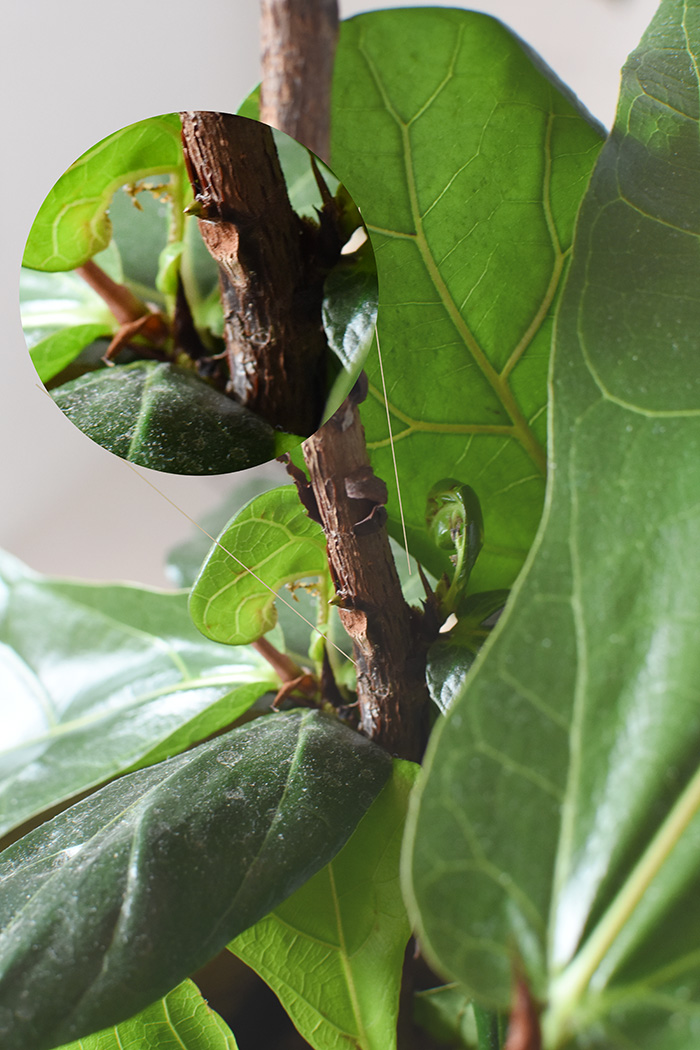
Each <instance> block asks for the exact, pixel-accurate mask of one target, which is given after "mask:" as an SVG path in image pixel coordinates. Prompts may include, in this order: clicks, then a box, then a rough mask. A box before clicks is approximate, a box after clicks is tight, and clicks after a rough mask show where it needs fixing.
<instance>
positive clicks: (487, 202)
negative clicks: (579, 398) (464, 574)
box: [332, 8, 600, 590]
mask: <svg viewBox="0 0 700 1050" xmlns="http://www.w3.org/2000/svg"><path fill="white" fill-rule="evenodd" d="M456 129H458V130H456ZM333 136H334V137H333V144H332V163H333V165H334V166H335V168H336V170H337V171H338V172H339V173H341V175H342V178H343V181H344V183H345V184H346V186H347V188H348V190H349V192H350V193H351V195H352V196H353V198H354V199H355V200H357V201H358V202H359V203H360V204H361V207H362V215H363V219H364V221H365V222H366V224H367V225H368V228H369V231H370V234H371V238H372V243H373V246H374V249H375V255H376V261H377V268H378V273H379V289H380V311H379V336H380V342H381V351H382V355H383V360H384V369H385V373H386V380H387V387H388V402H389V407H390V413H391V425H392V431H393V434H394V441H395V446H396V456H397V459H398V471H399V477H400V479H401V487H402V496H403V504H404V511H405V514H406V524H407V528H408V540H409V548H410V550H411V552H412V553H413V554H414V555H415V556H416V557H418V558H419V559H420V560H421V561H423V562H424V563H425V564H426V565H427V566H428V567H429V568H430V570H431V571H432V572H433V573H434V574H435V575H438V576H439V575H440V574H441V573H442V572H444V571H447V570H448V568H449V562H448V560H447V555H446V554H444V553H438V552H436V551H435V549H434V547H433V546H432V544H430V542H429V540H428V538H427V535H426V529H425V523H424V520H423V515H424V508H425V500H426V496H427V493H428V490H429V489H430V487H431V485H432V484H433V482H434V481H435V480H436V478H439V477H441V476H456V477H459V478H460V479H461V480H462V481H463V482H465V483H467V484H469V485H471V486H472V487H473V488H474V489H475V491H476V493H477V495H478V496H479V499H480V500H481V503H482V506H483V508H484V518H485V527H486V537H487V544H486V547H485V548H484V551H483V552H482V555H481V557H480V559H479V563H478V565H477V567H476V569H475V573H474V587H475V589H477V590H479V589H490V588H495V587H507V586H509V585H510V583H511V582H512V580H513V579H514V577H515V575H516V573H517V572H518V570H519V568H520V567H521V565H522V563H523V560H524V557H525V554H526V552H527V550H528V549H529V547H530V544H531V542H532V539H533V537H534V534H535V530H536V528H537V524H538V521H539V518H540V514H541V509H542V499H543V493H544V471H545V438H546V433H545V432H546V420H545V406H546V401H547V390H546V379H547V367H548V358H549V346H550V339H551V327H552V318H553V309H554V305H555V300H556V296H557V290H558V288H559V284H560V279H561V277H562V274H563V272H564V270H565V266H566V259H567V256H568V254H569V251H570V244H571V238H572V231H573V223H574V218H575V215H576V210H577V208H578V204H579V201H580V198H581V195H582V193H583V190H584V188H585V185H586V181H587V179H588V176H589V173H590V170H591V167H592V165H593V162H594V160H595V156H596V154H597V151H598V147H599V142H600V134H599V131H598V129H597V128H595V127H593V126H592V124H591V123H589V119H588V118H587V117H586V116H585V115H584V114H582V113H581V111H580V110H578V109H576V108H574V106H573V105H572V103H571V101H570V100H569V98H567V97H565V96H564V95H563V94H562V93H561V92H560V91H559V90H558V88H557V87H556V86H555V85H554V84H553V83H552V80H551V79H550V78H549V76H548V75H547V74H546V73H543V72H542V71H541V70H540V69H539V68H538V67H536V66H535V65H534V64H533V60H532V58H531V56H530V55H529V54H528V53H527V52H526V51H525V50H523V46H522V45H521V44H520V42H519V41H518V40H517V39H516V38H515V37H513V36H512V35H511V34H510V33H509V31H508V30H507V29H506V28H505V27H504V26H502V25H501V24H500V23H498V22H496V21H494V20H493V19H490V18H488V17H486V16H484V15H479V14H474V13H471V12H467V11H457V10H441V9H435V8H433V9H431V8H425V9H417V10H411V9H409V10H401V11H380V12H372V13H370V14H367V15H361V16H359V17H357V18H354V19H350V20H349V21H347V22H344V23H343V25H342V27H341V35H340V42H339V47H338V52H337V57H336V67H335V80H334V105H333ZM365 368H366V371H367V372H368V375H369V379H370V396H369V397H368V399H367V402H366V403H365V404H364V405H363V410H362V418H363V422H364V425H365V429H366V432H367V440H368V443H369V447H370V450H371V456H372V464H373V467H374V469H375V472H376V473H377V474H378V475H379V476H380V477H384V478H386V479H389V478H390V477H392V476H393V466H392V462H391V450H390V443H389V438H388V434H387V419H386V409H385V406H384V401H383V395H382V393H381V389H382V384H381V378H380V374H379V365H378V359H377V355H376V353H375V352H374V351H371V352H370V355H369V358H368V361H367V364H366V366H365ZM388 510H389V515H390V519H389V520H390V529H391V530H392V534H393V535H395V536H396V537H397V538H399V536H400V524H399V512H398V503H397V501H396V499H395V496H392V498H391V500H390V503H389V507H388Z"/></svg>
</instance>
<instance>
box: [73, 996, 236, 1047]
mask: <svg viewBox="0 0 700 1050" xmlns="http://www.w3.org/2000/svg"><path fill="white" fill-rule="evenodd" d="M61 1050H237V1047H236V1040H235V1039H234V1037H233V1033H232V1032H231V1030H230V1029H229V1027H228V1025H227V1024H226V1023H225V1022H224V1021H222V1019H221V1018H220V1017H219V1015H218V1014H216V1013H214V1011H213V1010H210V1009H209V1007H208V1006H207V1003H206V1000H204V999H203V998H202V996H201V995H200V994H199V991H198V989H197V986H196V985H194V984H193V983H192V981H183V983H182V984H179V985H178V986H177V988H173V990H172V992H168V994H167V995H166V996H165V997H164V998H163V999H161V1000H160V1001H159V1002H157V1003H153V1004H152V1005H151V1006H147V1007H146V1009H145V1010H142V1011H141V1013H139V1014H137V1015H136V1017H132V1018H131V1019H130V1020H128V1021H122V1023H121V1024H119V1025H116V1026H113V1027H112V1028H106V1029H104V1030H103V1031H102V1032H96V1033H95V1034H94V1035H89V1036H87V1037H86V1038H84V1039H80V1040H78V1042H77V1043H70V1044H68V1045H66V1046H64V1047H62V1048H61Z"/></svg>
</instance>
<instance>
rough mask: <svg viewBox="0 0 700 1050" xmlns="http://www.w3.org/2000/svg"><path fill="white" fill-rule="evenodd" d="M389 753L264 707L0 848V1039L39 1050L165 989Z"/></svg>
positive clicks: (255, 904)
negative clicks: (260, 714)
mask: <svg viewBox="0 0 700 1050" xmlns="http://www.w3.org/2000/svg"><path fill="white" fill-rule="evenodd" d="M390 774H391V760H390V759H389V756H388V755H387V754H386V753H385V752H383V751H381V750H380V749H379V748H377V747H375V746H374V745H373V744H371V743H370V742H369V741H368V740H366V739H365V738H363V737H361V736H359V735H358V734H357V733H354V732H353V731H352V730H350V729H347V728H346V727H345V726H343V725H341V723H339V722H338V721H337V720H336V719H335V718H331V717H328V716H324V715H321V714H319V713H318V712H308V711H307V712H305V713H300V712H292V713H290V714H284V715H271V716H268V717H267V718H261V719H257V720H256V721H254V722H252V723H249V724H248V725H246V726H243V727H242V728H240V729H234V730H232V731H231V732H230V733H227V734H225V735H224V736H221V737H218V738H217V739H216V740H213V741H210V742H208V743H206V744H202V745H200V746H199V747H198V748H196V749H195V750H193V751H189V752H187V753H186V754H184V755H178V756H177V757H176V758H172V759H169V760H168V761H166V762H163V763H161V764H160V765H158V766H152V767H150V768H149V769H145V770H139V771H138V772H136V773H132V774H129V775H128V776H126V777H123V778H122V779H121V780H119V781H116V782H115V783H113V784H110V785H108V786H107V787H105V788H103V789H102V790H101V791H99V792H97V793H96V794H95V795H92V796H91V797H90V798H88V799H86V800H85V801H84V802H80V803H78V804H77V805H75V806H73V807H72V808H71V809H69V810H67V811H66V812H64V813H62V814H61V815H60V816H59V817H56V818H55V819H54V820H52V821H49V822H48V823H47V824H44V825H43V826H42V827H40V828H38V829H37V830H36V831H34V832H32V833H30V834H29V835H27V836H26V837H25V838H24V839H21V840H20V841H19V842H17V843H15V844H14V845H13V846H10V847H9V848H8V849H7V850H5V851H4V853H2V854H1V855H0V886H1V887H2V891H1V893H0V930H2V933H0V1041H1V1043H2V1046H3V1050H48V1048H49V1047H52V1046H56V1045H58V1044H59V1043H61V1042H66V1041H67V1040H69V1039H76V1038H79V1037H80V1036H81V1035H84V1034H88V1033H89V1032H91V1031H96V1030H99V1029H100V1028H103V1027H106V1026H107V1025H111V1024H117V1023H119V1022H120V1021H122V1020H125V1019H126V1018H128V1017H131V1016H133V1014H135V1013H136V1012H137V1011H139V1010H141V1009H143V1008H144V1007H146V1006H148V1005H149V1004H150V1003H152V1002H154V1001H155V1000H156V999H158V998H160V997H161V996H163V995H165V994H166V993H167V992H168V990H169V989H171V988H173V987H174V985H176V984H177V983H178V982H179V981H181V980H183V979H184V978H185V977H186V976H187V974H188V973H191V972H192V971H194V970H195V969H197V968H198V967H200V966H201V965H203V964H204V963H205V962H207V961H208V960H209V959H210V958H212V957H213V956H214V955H216V954H217V952H219V951H220V950H221V948H223V947H224V945H225V944H226V943H227V942H228V941H229V940H231V938H232V937H235V936H236V935H237V934H239V933H241V932H242V931H243V930H245V929H246V928H247V927H249V926H251V925H252V924H253V923H255V922H257V921H259V920H260V919H261V918H262V917H263V916H264V915H266V914H267V913H268V912H269V911H271V910H272V909H273V908H275V907H277V905H279V904H280V903H281V902H282V901H283V900H284V899H285V898H286V897H288V896H289V895H290V894H291V893H293V892H294V890H296V889H297V888H298V887H299V886H300V885H302V884H303V883H304V882H305V881H306V880H307V879H308V878H309V877H310V876H311V875H313V874H314V873H315V872H316V871H318V870H319V868H321V867H323V865H324V864H326V863H328V861H329V860H330V859H331V858H332V857H333V856H334V855H335V854H336V853H337V851H338V850H339V849H340V848H341V847H342V846H343V845H344V843H345V842H346V840H347V839H348V837H349V836H350V834H351V833H352V831H353V830H354V828H355V825H356V824H357V822H358V820H359V819H360V817H361V816H362V815H363V813H364V812H365V811H366V809H367V808H368V807H369V805H370V804H371V802H372V801H373V799H374V798H375V796H376V795H377V793H378V792H379V790H380V789H381V787H382V786H383V784H384V783H385V781H386V780H387V779H388V777H389V776H390Z"/></svg>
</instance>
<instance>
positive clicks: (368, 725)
mask: <svg viewBox="0 0 700 1050" xmlns="http://www.w3.org/2000/svg"><path fill="white" fill-rule="evenodd" d="M261 12H262V20H261V30H262V40H263V84H262V106H261V118H262V119H263V120H265V121H268V122H269V123H270V124H272V125H274V126H275V127H278V128H280V130H282V131H286V132H287V134H289V135H293V136H294V137H295V138H297V139H299V141H301V142H303V143H304V145H305V146H307V147H308V148H309V149H311V150H313V151H314V153H316V154H317V155H318V156H320V157H321V158H322V159H324V160H327V159H328V151H329V142H330V97H331V91H330V89H331V79H332V67H333V58H334V54H335V41H336V34H337V25H338V15H337V3H336V2H335V0H307V2H305V3H303V4H302V3H299V0H261ZM360 399H361V398H359V397H358V398H356V399H355V400H353V398H349V399H348V400H347V401H346V402H345V403H344V404H343V405H342V406H341V407H340V408H339V409H338V411H337V412H336V414H335V415H334V416H333V417H332V419H330V420H329V421H328V422H327V423H326V424H325V425H324V426H323V427H321V429H320V430H319V431H318V432H317V433H316V434H314V435H312V436H311V437H310V438H308V440H306V441H305V442H304V445H303V450H304V459H305V460H306V465H307V467H308V470H309V476H310V479H311V484H312V487H313V492H314V495H315V497H316V503H317V504H318V512H319V517H320V520H321V523H322V525H323V528H324V531H325V533H326V538H327V540H328V560H329V563H330V568H331V575H332V577H333V580H334V583H335V587H336V592H337V596H338V598H337V600H338V603H339V610H340V617H341V619H342V621H343V624H344V626H345V629H346V630H347V632H348V634H349V635H350V637H351V638H352V640H353V643H354V655H355V663H356V665H357V698H358V703H359V709H360V725H361V728H362V731H363V732H364V733H365V734H366V735H367V736H369V737H371V738H372V739H373V740H374V741H376V742H377V743H379V744H381V745H382V746H383V747H385V748H386V749H387V750H388V751H390V752H391V753H392V754H395V755H399V756H401V757H402V758H410V759H413V760H414V761H419V760H420V758H421V755H422V753H423V748H424V747H425V741H426V737H427V710H428V691H427V687H426V684H425V653H426V648H427V641H426V639H425V638H424V636H423V624H422V620H421V616H420V613H419V612H417V611H416V610H413V609H411V608H409V606H408V605H407V604H406V602H405V601H404V599H403V594H402V593H401V585H400V583H399V579H398V576H397V573H396V567H395V565H394V559H393V557H392V554H391V548H390V546H389V536H388V533H387V531H386V526H385V522H386V512H385V510H384V506H383V504H384V503H385V502H386V487H385V486H384V483H383V482H381V481H379V479H378V478H376V477H374V475H373V474H372V468H371V467H370V465H369V457H368V455H367V449H366V445H365V434H364V429H363V427H362V423H361V422H360V416H359V412H358V410H357V403H356V402H357V400H360Z"/></svg>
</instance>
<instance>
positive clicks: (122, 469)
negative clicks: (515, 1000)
mask: <svg viewBox="0 0 700 1050" xmlns="http://www.w3.org/2000/svg"><path fill="white" fill-rule="evenodd" d="M300 2H303V0H300ZM398 6H407V5H406V3H405V2H404V4H399V3H390V2H389V3H387V2H380V3H373V2H372V0H368V2H365V3H361V2H358V0H344V2H343V0H341V14H342V16H343V17H346V18H347V17H351V16H352V15H355V14H358V13H360V12H362V11H367V10H373V9H379V8H384V7H398ZM416 6H417V5H416ZM440 6H453V7H454V6H458V4H456V3H452V4H442V5H440ZM475 6H476V7H478V8H479V9H480V10H483V11H486V12H488V13H490V14H493V15H496V16H497V17H499V18H501V19H503V21H505V22H507V23H508V24H509V25H511V26H512V27H513V28H514V29H515V30H516V32H518V33H519V34H520V36H522V37H523V38H524V39H525V40H527V41H528V43H530V44H531V45H532V46H533V47H534V48H535V49H536V50H538V51H539V52H540V53H541V54H542V55H543V57H544V58H545V59H546V61H547V62H549V64H550V65H551V66H552V67H553V68H554V70H555V71H556V72H557V73H558V74H559V76H560V77H561V78H562V79H563V80H564V81H565V82H566V83H568V84H569V85H570V86H571V87H572V88H573V89H574V90H575V91H576V92H577V93H578V95H579V96H580V97H581V98H582V100H583V101H584V102H585V104H586V105H587V106H588V107H589V109H590V110H591V111H592V112H593V113H594V114H595V115H596V116H598V117H599V118H600V119H601V120H602V121H603V122H604V123H605V124H608V125H609V124H610V122H611V121H612V117H613V113H614V107H615V98H616V94H617V85H618V80H619V68H620V66H621V64H622V62H623V60H624V58H625V56H626V54H627V53H628V52H629V51H630V50H631V49H632V48H633V47H634V46H635V44H636V43H637V41H638V39H639V36H640V35H641V33H642V31H643V29H644V27H645V25H646V24H647V22H648V21H649V19H650V18H651V15H652V14H653V12H654V10H655V8H656V6H657V5H656V0H490V2H489V0H485V2H483V3H481V4H476V5H475ZM3 44H4V54H3V56H2V61H1V62H0V76H1V77H2V78H3V80H4V84H3V90H2V98H3V100H4V106H3V136H2V141H3V146H2V148H3V163H2V165H1V170H2V179H3V192H2V197H1V199H2V202H3V204H2V222H3V236H2V239H1V240H0V251H1V252H2V275H3V280H2V284H1V295H2V315H1V316H2V328H1V333H2V344H1V346H0V354H1V355H2V366H1V371H0V376H1V380H0V382H1V384H2V386H1V389H2V401H1V403H0V449H1V452H0V547H4V548H6V549H7V550H10V551H11V552H12V553H14V554H16V555H17V556H19V557H21V558H23V559H24V560H25V561H26V562H28V563H29V564H30V565H31V566H32V567H33V568H35V569H37V570H39V571H42V572H48V573H53V574H59V575H76V576H82V577H86V578H87V577H89V578H105V577H114V578H123V579H132V580H137V581H140V582H142V583H149V584H156V585H158V584H163V583H165V577H164V576H163V573H162V552H163V550H164V549H167V548H168V547H169V546H171V545H172V544H173V543H175V542H178V541H179V540H180V539H181V538H183V537H185V536H186V535H187V534H188V533H189V530H190V528H191V526H190V525H189V523H188V522H187V520H186V519H185V518H184V517H182V516H181V515H180V514H179V513H178V512H177V511H176V510H175V509H174V508H173V507H172V506H171V505H170V504H169V503H167V502H166V500H164V499H163V498H162V497H161V496H159V495H158V494H157V493H155V492H154V491H153V490H151V489H149V488H148V487H147V486H146V485H145V484H144V483H143V482H142V481H141V480H140V479H139V478H138V477H136V476H135V474H134V473H132V471H131V470H129V469H128V467H126V466H125V465H124V464H123V463H122V462H121V461H120V460H118V459H116V457H114V456H112V455H110V454H109V453H107V452H105V451H104V450H103V449H101V448H99V447H97V446H96V445H93V444H92V443H91V442H90V441H88V440H87V439H86V438H84V437H83V436H82V435H81V434H80V433H79V432H78V431H77V430H76V429H75V428H74V427H73V426H72V425H71V424H70V423H68V422H67V420H65V419H64V417H63V416H62V414H61V413H60V412H59V410H58V409H57V408H56V407H55V405H54V404H53V402H52V401H51V400H50V399H49V398H48V396H47V395H46V393H45V392H43V390H42V389H41V388H40V387H39V386H38V384H37V379H36V375H35V373H34V371H33V368H32V366H31V363H30V360H29V356H28V354H27V350H26V346H25V343H24V339H23V335H22V329H21V326H20V322H19V311H18V304H17V278H18V272H19V265H20V259H21V257H22V251H23V247H24V242H25V239H26V236H27V233H28V231H29V228H30V226H31V223H32V221H33V218H34V215H35V213H36V211H37V209H38V208H39V205H40V204H41V202H42V200H43V198H44V197H45V195H46V193H47V192H48V190H49V189H50V188H51V186H52V184H53V183H54V182H55V181H56V179H57V178H58V177H59V175H61V174H62V172H63V171H64V170H65V168H66V167H68V165H69V164H70V163H72V161H73V160H75V158H76V157H77V156H79V155H80V154H81V153H82V152H83V151H84V150H86V149H87V148H89V147H90V146H91V145H93V143H95V142H97V141H98V140H99V139H101V138H103V137H104V136H105V135H108V134H110V133H111V132H113V131H115V130H117V129H118V128H121V127H123V126H124V125H126V124H129V123H131V122H132V121H135V120H139V119H141V118H143V117H147V116H152V115H154V114H157V113H164V112H171V111H174V110H180V109H212V110H222V111H227V110H228V111H231V110H235V108H236V107H237V105H238V103H239V101H240V100H241V99H242V98H243V97H244V96H245V94H246V93H247V92H248V90H249V89H250V88H251V86H253V85H254V84H255V83H256V82H257V81H258V79H259V66H258V60H257V53H258V32H257V3H256V2H255V0H200V2H199V3H198V4H194V5H193V4H191V3H186V2H184V0H170V2H169V3H168V4H162V3H144V2H143V0H120V3H118V4H111V3H110V4H106V3H99V2H96V0H60V2H59V3H56V2H55V0H9V2H8V4H6V5H5V9H4V14H3ZM339 174H340V175H341V176H342V172H339ZM151 476H152V477H153V480H154V481H155V482H156V483H157V484H158V485H159V487H160V488H161V489H162V490H163V491H164V492H166V493H167V495H168V496H169V497H170V498H171V499H172V500H174V501H175V502H177V503H178V504H179V505H180V506H182V507H183V508H184V509H185V510H186V511H187V512H188V513H189V514H191V515H192V516H194V517H195V518H197V517H200V518H201V516H202V514H203V513H205V512H206V509H207V508H208V507H209V506H212V505H214V504H215V503H216V501H217V499H218V498H219V494H220V493H222V492H223V491H225V490H226V489H227V487H228V482H227V480H226V479H220V478H215V479H204V478H174V477H168V476H164V475H151Z"/></svg>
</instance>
